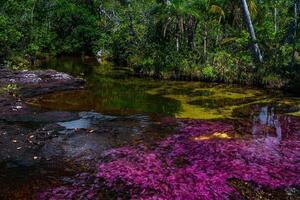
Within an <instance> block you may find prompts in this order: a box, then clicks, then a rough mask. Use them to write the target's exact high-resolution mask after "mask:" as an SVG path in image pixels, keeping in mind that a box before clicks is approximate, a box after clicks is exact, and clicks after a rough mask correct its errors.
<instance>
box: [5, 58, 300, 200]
mask: <svg viewBox="0 0 300 200" xmlns="http://www.w3.org/2000/svg"><path fill="white" fill-rule="evenodd" d="M39 68H40V69H55V70H58V71H62V72H66V73H69V74H71V75H73V76H76V77H81V78H84V79H85V80H86V87H85V89H81V90H75V91H65V92H57V93H52V94H47V95H44V96H39V97H35V98H33V99H28V101H27V104H28V105H30V106H32V107H34V108H36V109H43V110H49V111H66V112H72V113H77V114H78V116H79V117H78V118H77V119H75V120H70V121H62V122H56V124H57V125H59V126H61V127H62V128H61V129H60V130H59V133H60V134H61V135H63V137H62V136H59V137H58V138H55V139H53V140H52V141H51V142H50V143H49V144H47V145H48V147H47V148H45V149H44V150H43V149H42V150H41V151H43V153H44V154H43V155H47V153H48V151H51V153H50V154H54V156H53V157H51V156H50V157H49V158H48V157H47V156H45V157H47V158H46V159H45V161H44V162H40V163H38V164H37V165H35V166H30V167H24V166H22V167H19V166H17V167H16V166H13V167H6V168H5V170H4V172H3V173H5V174H6V175H4V176H3V175H2V176H0V179H1V187H2V189H0V192H1V193H2V196H3V198H7V199H9V198H10V197H11V199H34V198H35V195H34V193H35V192H38V191H41V190H43V189H47V188H49V187H50V186H55V185H60V184H66V183H68V182H72V178H71V177H72V176H73V175H74V174H76V172H77V171H78V170H79V169H80V170H82V168H84V169H86V170H87V171H88V170H89V167H86V166H81V163H82V162H83V163H84V162H90V161H91V160H97V159H98V156H97V154H100V153H101V152H102V151H103V150H106V149H110V148H113V147H119V146H124V145H132V144H136V143H138V144H140V143H143V144H147V145H150V146H151V145H152V144H153V143H155V142H156V141H159V140H161V139H162V138H164V137H165V136H166V135H170V134H172V132H173V131H174V130H176V127H177V125H176V124H171V125H170V124H168V125H163V124H162V123H161V121H162V120H163V119H165V118H166V117H167V118H169V119H181V118H187V119H200V120H221V121H226V120H228V121H231V122H234V123H235V126H236V129H237V130H239V132H238V135H239V136H238V137H244V136H245V135H247V137H251V138H256V137H261V130H262V128H261V127H264V128H263V132H264V134H265V135H264V137H266V138H269V139H270V138H271V139H270V140H272V141H273V140H276V142H277V143H280V141H281V140H282V139H283V138H284V137H285V136H284V134H285V133H284V130H285V127H286V126H288V124H289V123H290V121H289V120H290V118H289V117H288V116H291V117H295V118H298V117H300V111H299V106H300V98H297V97H293V96H291V95H288V94H284V93H282V92H280V91H271V90H263V89H255V88H251V87H241V86H238V85H224V84H217V83H203V82H184V81H159V80H153V79H149V78H145V79H141V78H137V77H134V76H133V72H132V71H131V70H130V69H128V68H122V67H113V66H112V65H111V64H109V63H105V64H102V65H99V64H98V63H97V62H96V60H94V59H92V58H90V59H82V58H74V57H63V58H59V59H51V60H49V61H46V62H42V63H41V65H40V66H39ZM282 116H285V117H282ZM249 124H250V125H249ZM99 127H101V128H100V130H99ZM266 127H267V128H266ZM82 130H84V131H85V132H89V133H93V132H94V131H96V132H97V131H98V132H99V131H100V132H101V134H99V133H98V132H97V134H89V135H83V134H82V132H80V131H82ZM74 131H79V133H80V134H77V135H75V136H73V135H72V137H66V136H65V135H68V134H70V133H73V132H74ZM258 135H259V136H258ZM49 149H50V150H49ZM51 149H55V150H56V151H57V152H55V153H53V150H51ZM48 154H49V153H48ZM60 154H63V155H61V158H60ZM60 159H61V160H60ZM77 161H78V163H79V164H78V165H80V166H78V167H77V166H74V163H77ZM58 163H61V165H60V164H58ZM91 163H93V162H91ZM68 164H69V165H70V166H68ZM62 165H63V166H62ZM7 177H10V179H13V180H8V179H7ZM4 179H6V181H4ZM3 188H4V189H3ZM292 189H294V190H295V191H296V192H295V191H294V190H293V191H294V193H293V194H292V195H291V196H289V194H288V192H290V190H288V192H286V194H283V197H284V198H291V199H297V198H298V197H299V196H297V195H298V193H297V189H295V188H292ZM3 193H6V194H7V195H5V194H3ZM16 194H17V195H16ZM280 194H281V193H280ZM281 195H282V194H281ZM0 197H1V195H0Z"/></svg>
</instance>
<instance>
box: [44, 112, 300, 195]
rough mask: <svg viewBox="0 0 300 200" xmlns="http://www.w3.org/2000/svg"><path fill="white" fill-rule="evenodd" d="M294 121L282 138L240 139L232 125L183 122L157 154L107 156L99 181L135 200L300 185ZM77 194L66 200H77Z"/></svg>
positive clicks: (299, 136)
mask: <svg viewBox="0 0 300 200" xmlns="http://www.w3.org/2000/svg"><path fill="white" fill-rule="evenodd" d="M289 120H290V122H289V124H288V125H286V126H285V127H282V130H281V131H282V132H281V133H280V134H282V135H281V136H280V139H278V137H277V136H274V135H272V134H271V135H261V136H260V135H259V131H257V130H256V135H255V137H253V136H251V135H250V136H249V137H239V136H237V134H236V133H235V130H236V127H235V126H234V125H233V124H232V123H228V122H220V121H203V120H178V122H179V123H180V129H179V131H178V132H177V133H176V134H175V135H172V136H169V137H168V138H166V139H165V140H163V141H161V142H159V143H158V144H157V146H155V147H153V148H151V149H149V148H146V147H144V146H138V147H122V148H118V149H112V150H109V151H106V152H105V153H104V154H103V157H104V160H106V162H104V161H103V162H100V163H99V164H98V167H97V173H96V180H97V181H100V180H101V181H102V182H103V180H104V182H105V184H106V185H107V187H109V188H112V190H113V189H114V188H119V187H118V185H120V184H121V185H123V186H124V188H126V190H129V191H128V192H129V194H130V197H131V199H191V200H192V199H203V200H206V199H207V200H208V199H229V198H230V196H231V195H232V194H233V193H234V192H235V190H234V188H233V187H231V186H230V185H229V184H228V180H229V179H233V178H236V179H240V180H243V181H249V182H253V183H255V184H256V185H258V186H263V187H267V188H270V189H276V188H287V187H293V186H299V185H300V133H299V132H300V129H299V126H300V123H299V122H300V121H299V119H298V118H292V117H290V118H289ZM125 186H126V187H125ZM74 188H76V187H74V186H73V188H72V189H74ZM72 189H71V190H70V189H68V192H67V193H66V195H65V197H66V198H65V199H70V198H69V197H70V196H72V195H73V196H72V197H74V193H73V192H72V191H73V190H72ZM84 192H86V191H84ZM56 193H57V192H56V190H52V191H50V192H47V194H54V196H55V195H56ZM75 193H76V192H75ZM76 195H77V194H76ZM80 195H81V196H82V195H83V191H81V192H80ZM41 199H45V198H41Z"/></svg>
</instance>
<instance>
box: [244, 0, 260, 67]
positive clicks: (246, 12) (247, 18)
mask: <svg viewBox="0 0 300 200" xmlns="http://www.w3.org/2000/svg"><path fill="white" fill-rule="evenodd" d="M240 1H241V8H242V12H243V15H244V21H245V24H246V26H247V29H248V32H249V35H250V37H251V40H252V43H253V51H254V55H255V57H256V59H257V61H259V62H260V63H262V62H263V56H262V53H261V50H260V48H259V46H258V43H257V39H256V35H255V31H254V27H253V24H252V20H251V15H250V12H249V7H248V4H247V0H240Z"/></svg>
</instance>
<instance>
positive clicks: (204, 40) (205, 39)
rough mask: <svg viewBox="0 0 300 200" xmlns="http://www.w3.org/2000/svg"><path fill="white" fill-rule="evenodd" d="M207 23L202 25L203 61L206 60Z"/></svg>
mask: <svg viewBox="0 0 300 200" xmlns="http://www.w3.org/2000/svg"><path fill="white" fill-rule="evenodd" d="M207 32H208V31H207V24H206V23H205V25H204V38H203V55H204V61H205V63H206V62H207V37H208V33H207Z"/></svg>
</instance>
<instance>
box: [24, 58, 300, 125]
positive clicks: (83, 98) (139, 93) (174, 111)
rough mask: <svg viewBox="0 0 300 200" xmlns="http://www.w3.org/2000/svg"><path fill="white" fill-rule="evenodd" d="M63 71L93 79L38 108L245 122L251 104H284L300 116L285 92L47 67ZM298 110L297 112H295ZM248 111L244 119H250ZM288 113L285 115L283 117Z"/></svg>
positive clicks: (95, 67) (67, 63)
mask: <svg viewBox="0 0 300 200" xmlns="http://www.w3.org/2000/svg"><path fill="white" fill-rule="evenodd" d="M41 68H44V69H48V68H51V69H57V70H59V71H64V72H67V73H70V74H73V75H75V76H83V77H84V78H85V79H86V80H87V87H86V88H87V89H86V90H80V91H69V92H59V93H54V94H49V95H45V96H41V97H38V98H35V99H31V100H29V101H28V103H29V104H31V105H33V106H38V107H42V108H48V109H54V110H71V111H92V112H98V113H102V114H107V115H130V114H143V113H148V114H158V115H167V116H175V117H178V118H194V119H195V118H196V119H218V118H219V119H220V118H232V117H236V116H238V117H240V116H241V115H240V114H237V112H236V111H237V110H240V109H241V108H242V109H243V110H244V107H247V106H249V105H251V104H259V103H264V104H265V105H267V106H268V105H270V104H272V103H273V102H278V103H282V104H283V105H285V106H287V107H288V108H289V109H290V110H287V109H286V112H289V113H290V112H293V113H297V114H299V115H300V113H299V109H298V105H299V104H300V99H299V98H293V99H291V98H289V97H285V96H284V95H283V94H281V93H279V92H275V93H274V92H271V91H269V92H268V93H267V92H265V91H263V90H257V89H252V88H245V87H244V88H243V87H239V86H236V85H223V84H216V83H201V82H182V81H158V80H151V79H148V80H147V79H139V78H134V77H133V76H132V75H130V74H131V73H132V72H131V70H129V69H127V68H121V67H119V68H116V67H112V66H110V65H109V64H107V63H105V64H102V65H99V64H98V63H97V61H96V60H95V59H87V60H82V59H80V58H68V57H64V58H61V59H51V60H49V61H47V62H44V63H43V64H42V66H41ZM293 106H294V107H293ZM250 112H252V111H251V110H246V111H245V112H244V113H243V115H249V113H250ZM283 113H285V111H284V112H283Z"/></svg>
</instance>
